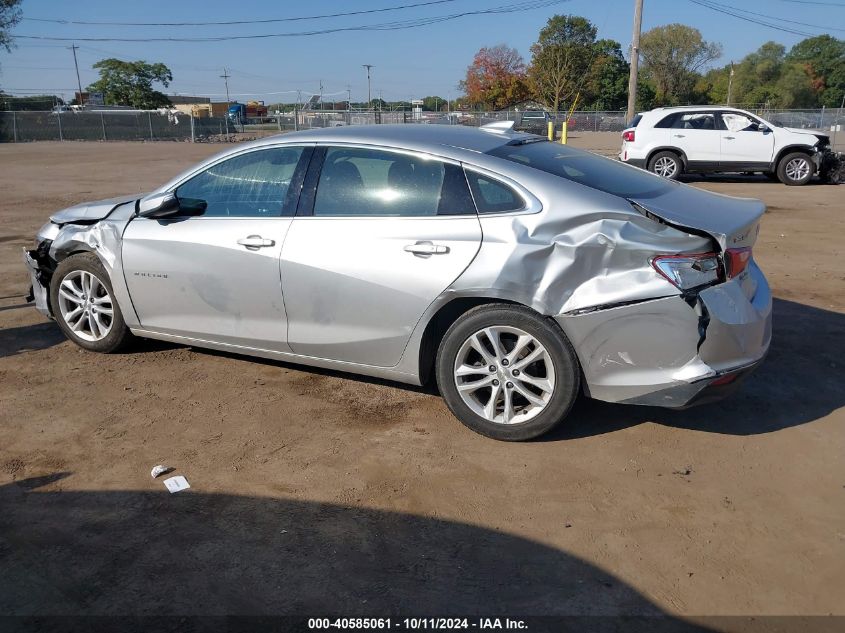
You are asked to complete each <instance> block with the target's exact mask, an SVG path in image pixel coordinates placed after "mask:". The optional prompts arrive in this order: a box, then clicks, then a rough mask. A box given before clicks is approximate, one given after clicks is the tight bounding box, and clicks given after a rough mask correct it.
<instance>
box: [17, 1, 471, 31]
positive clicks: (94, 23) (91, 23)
mask: <svg viewBox="0 0 845 633" xmlns="http://www.w3.org/2000/svg"><path fill="white" fill-rule="evenodd" d="M447 2H457V0H428V1H427V2H416V3H414V4H401V5H398V6H395V7H384V8H382V9H365V10H361V11H345V12H343V13H326V14H324V15H307V16H300V17H293V18H267V19H260V20H226V21H221V22H101V21H85V20H63V19H60V18H23V20H24V21H29V22H49V23H51V24H84V25H88V26H231V25H236V24H272V23H275V22H301V21H304V20H323V19H326V18H340V17H347V16H350V15H365V14H369V13H384V12H386V11H400V10H403V9H414V8H417V7H427V6H430V5H434V4H446V3H447Z"/></svg>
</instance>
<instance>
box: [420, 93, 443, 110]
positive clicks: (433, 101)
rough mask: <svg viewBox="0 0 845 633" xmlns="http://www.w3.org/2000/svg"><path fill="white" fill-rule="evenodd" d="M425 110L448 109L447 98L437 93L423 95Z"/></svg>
mask: <svg viewBox="0 0 845 633" xmlns="http://www.w3.org/2000/svg"><path fill="white" fill-rule="evenodd" d="M422 102H423V106H422V107H423V110H426V111H428V112H439V111H440V110H445V109H446V99H444V98H443V97H439V96H437V95H434V96H431V97H423V100H422Z"/></svg>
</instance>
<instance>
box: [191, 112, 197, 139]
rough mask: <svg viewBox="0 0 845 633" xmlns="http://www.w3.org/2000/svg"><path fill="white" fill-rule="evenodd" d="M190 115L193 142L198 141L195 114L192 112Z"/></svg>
mask: <svg viewBox="0 0 845 633" xmlns="http://www.w3.org/2000/svg"><path fill="white" fill-rule="evenodd" d="M190 116H191V143H196V142H197V138H196V135H195V133H194V115H193V114H191V115H190Z"/></svg>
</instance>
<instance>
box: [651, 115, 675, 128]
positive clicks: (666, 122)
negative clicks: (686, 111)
mask: <svg viewBox="0 0 845 633" xmlns="http://www.w3.org/2000/svg"><path fill="white" fill-rule="evenodd" d="M677 117H678V115H677V114H670V115H669V116H666V117H663V118H662V119H660V121H658V122H657V125H655V126H654V127H660V128H665V127H672V126H673V125H674V123H675V119H676V118H677Z"/></svg>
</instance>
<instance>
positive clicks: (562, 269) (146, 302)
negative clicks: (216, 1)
mask: <svg viewBox="0 0 845 633" xmlns="http://www.w3.org/2000/svg"><path fill="white" fill-rule="evenodd" d="M764 210H765V208H764V206H763V204H762V203H761V202H759V201H757V200H750V199H738V198H729V197H726V196H720V195H716V194H712V193H708V192H705V191H701V190H699V189H695V188H692V187H689V186H687V185H683V184H679V183H675V182H669V181H666V180H664V179H661V178H659V177H657V176H654V175H653V174H649V173H647V172H645V171H642V170H639V169H636V168H634V167H630V166H627V165H623V164H620V163H618V162H616V161H612V160H610V159H606V158H602V157H599V156H596V155H593V154H590V153H587V152H583V151H579V150H576V149H573V148H571V147H568V146H564V145H559V144H554V143H550V142H548V141H546V140H544V139H542V138H540V137H537V136H533V135H530V134H523V133H516V132H514V131H513V130H512V129H510V128H509V127H508V126H507V125H506V124H493V125H492V126H487V127H485V128H482V129H470V128H465V127H460V126H455V127H453V126H434V125H402V126H387V125H385V126H374V127H341V128H333V129H325V130H311V131H307V132H298V133H292V134H285V135H282V136H277V137H272V138H268V139H264V140H261V141H257V142H255V143H250V144H244V145H238V146H236V147H234V148H232V149H229V150H226V151H225V152H223V153H221V154H218V155H217V156H215V157H213V158H211V159H209V160H207V161H205V162H204V163H202V164H200V165H197V166H196V167H193V168H191V169H189V170H188V171H186V172H185V173H183V174H181V175H179V176H177V177H176V178H174V179H173V180H171V181H170V182H168V183H166V184H164V185H162V186H161V187H160V188H158V189H157V190H156V191H153V192H152V193H149V194H147V195H143V196H139V195H131V196H126V197H123V198H116V199H111V200H103V201H100V202H91V203H84V204H80V205H78V206H74V207H70V208H68V209H65V210H63V211H60V212H58V213H56V214H55V215H53V216H52V218H51V221H50V222H48V223H47V224H45V225H44V226H43V227H42V228H41V230H40V231H39V233H38V237H37V241H36V247H35V248H34V249H31V250H26V251H25V253H24V257H25V260H26V263H27V265H28V267H29V270H30V273H31V278H32V286H33V291H32V292H33V297H34V299H35V303H36V306H37V308H38V310H39V311H41V312H42V313H43V314H45V315H48V316H51V317H53V318H55V319H56V321H57V322H58V324H59V326H60V327H61V329H62V330H63V331H64V333H65V334H66V335H67V337H68V338H69V339H71V340H72V341H74V342H75V343H76V344H78V345H79V346H81V347H84V348H85V349H88V350H92V351H97V352H114V351H117V350H119V349H120V348H121V347H123V346H124V345H125V344H126V343H127V342H128V341H129V340H130V339H131V338H132V337H133V336H136V337H144V338H153V339H162V340H166V341H173V342H177V343H183V344H188V345H195V346H199V347H208V348H214V349H218V350H225V351H228V352H235V353H240V354H248V355H254V356H261V357H266V358H273V359H279V360H284V361H291V362H296V363H301V364H304V365H313V366H318V367H324V368H331V369H336V370H342V371H347V372H353V373H357V374H365V375H369V376H378V377H382V378H388V379H392V380H396V381H400V382H405V383H411V384H423V383H425V382H427V381H429V380H432V379H436V381H437V385H438V387H439V390H440V393H441V394H442V395H443V398H444V399H445V401H446V403H447V405H448V406H449V408H450V409H451V411H452V412H453V413H454V414H455V416H456V417H457V418H458V419H459V420H461V422H463V423H464V424H466V425H467V426H468V427H470V428H472V429H474V430H475V431H477V432H479V433H483V434H484V435H488V436H490V437H494V438H498V439H503V440H524V439H528V438H532V437H536V436H538V435H540V434H542V433H545V432H546V431H548V430H549V429H551V428H552V427H554V426H555V425H556V424H558V423H559V422H561V421H562V420H563V419H564V418H565V417H566V416H567V413H568V412H569V410H570V408H571V406H572V404H573V402H574V401H575V399H576V397H577V396H578V395H579V393H584V394H586V395H587V396H590V397H592V398H597V399H599V400H606V401H610V402H624V403H631V404H645V405H660V406H667V407H684V406H687V405H690V404H693V403H695V402H702V401H705V400H708V399H711V398H714V397H717V396H720V395H722V394H724V393H727V392H728V391H730V390H731V389H732V388H733V387H734V386H735V385H736V383H737V382H738V379H739V378H741V377H742V376H743V375H744V374H746V373H747V372H749V371H750V370H751V369H753V368H754V367H755V366H756V365H757V364H759V363H760V361H761V360H762V358H763V357H764V355H765V353H766V351H767V349H768V346H769V341H770V337H771V294H770V292H769V287H768V285H767V283H766V279H765V278H764V276H763V274H762V273H761V272H760V270H759V268H758V267H757V265H756V264H755V262H754V259H753V257H752V250H751V249H752V246H753V244H754V242H755V240H756V237H757V232H758V229H759V222H760V217H761V216H762V214H763V212H764Z"/></svg>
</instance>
